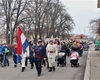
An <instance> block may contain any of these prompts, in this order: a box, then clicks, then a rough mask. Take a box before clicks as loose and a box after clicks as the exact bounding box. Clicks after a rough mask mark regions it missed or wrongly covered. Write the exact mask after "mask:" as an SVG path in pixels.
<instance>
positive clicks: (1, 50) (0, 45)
mask: <svg viewBox="0 0 100 80" xmlns="http://www.w3.org/2000/svg"><path fill="white" fill-rule="evenodd" d="M0 54H3V45H2V44H0Z"/></svg>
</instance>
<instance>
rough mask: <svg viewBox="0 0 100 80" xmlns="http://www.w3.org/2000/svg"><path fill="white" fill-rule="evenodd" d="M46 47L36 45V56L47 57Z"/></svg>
mask: <svg viewBox="0 0 100 80" xmlns="http://www.w3.org/2000/svg"><path fill="white" fill-rule="evenodd" d="M45 50H46V49H45V47H44V46H42V45H41V46H36V47H35V50H34V52H35V58H41V59H42V58H46V55H45V54H46V53H45V52H46V51H45Z"/></svg>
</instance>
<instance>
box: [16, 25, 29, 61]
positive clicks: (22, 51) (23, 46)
mask: <svg viewBox="0 0 100 80" xmlns="http://www.w3.org/2000/svg"><path fill="white" fill-rule="evenodd" d="M17 54H18V57H17V63H19V62H20V61H21V60H22V57H23V56H25V55H26V56H29V42H28V40H27V39H26V37H25V35H24V33H23V32H22V30H21V29H20V27H18V44H17Z"/></svg>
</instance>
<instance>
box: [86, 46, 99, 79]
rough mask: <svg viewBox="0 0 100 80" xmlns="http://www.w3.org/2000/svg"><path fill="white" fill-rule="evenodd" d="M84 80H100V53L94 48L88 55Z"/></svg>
mask: <svg viewBox="0 0 100 80" xmlns="http://www.w3.org/2000/svg"><path fill="white" fill-rule="evenodd" d="M84 80H100V51H95V50H94V48H93V46H92V47H91V48H90V52H89V53H88V58H87V64H86V70H85V76H84Z"/></svg>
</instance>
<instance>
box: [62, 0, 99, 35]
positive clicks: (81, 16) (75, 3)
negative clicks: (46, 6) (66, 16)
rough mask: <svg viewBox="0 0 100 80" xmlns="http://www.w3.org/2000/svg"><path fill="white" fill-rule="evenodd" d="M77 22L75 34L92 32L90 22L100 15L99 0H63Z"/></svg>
mask: <svg viewBox="0 0 100 80" xmlns="http://www.w3.org/2000/svg"><path fill="white" fill-rule="evenodd" d="M61 2H63V4H64V5H65V6H66V9H68V12H69V13H70V14H71V16H72V18H73V19H74V22H75V24H76V25H75V27H74V31H73V33H74V34H81V33H82V34H84V33H85V34H90V33H89V29H88V26H89V22H90V20H92V19H96V18H97V17H100V9H98V8H97V0H61Z"/></svg>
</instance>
